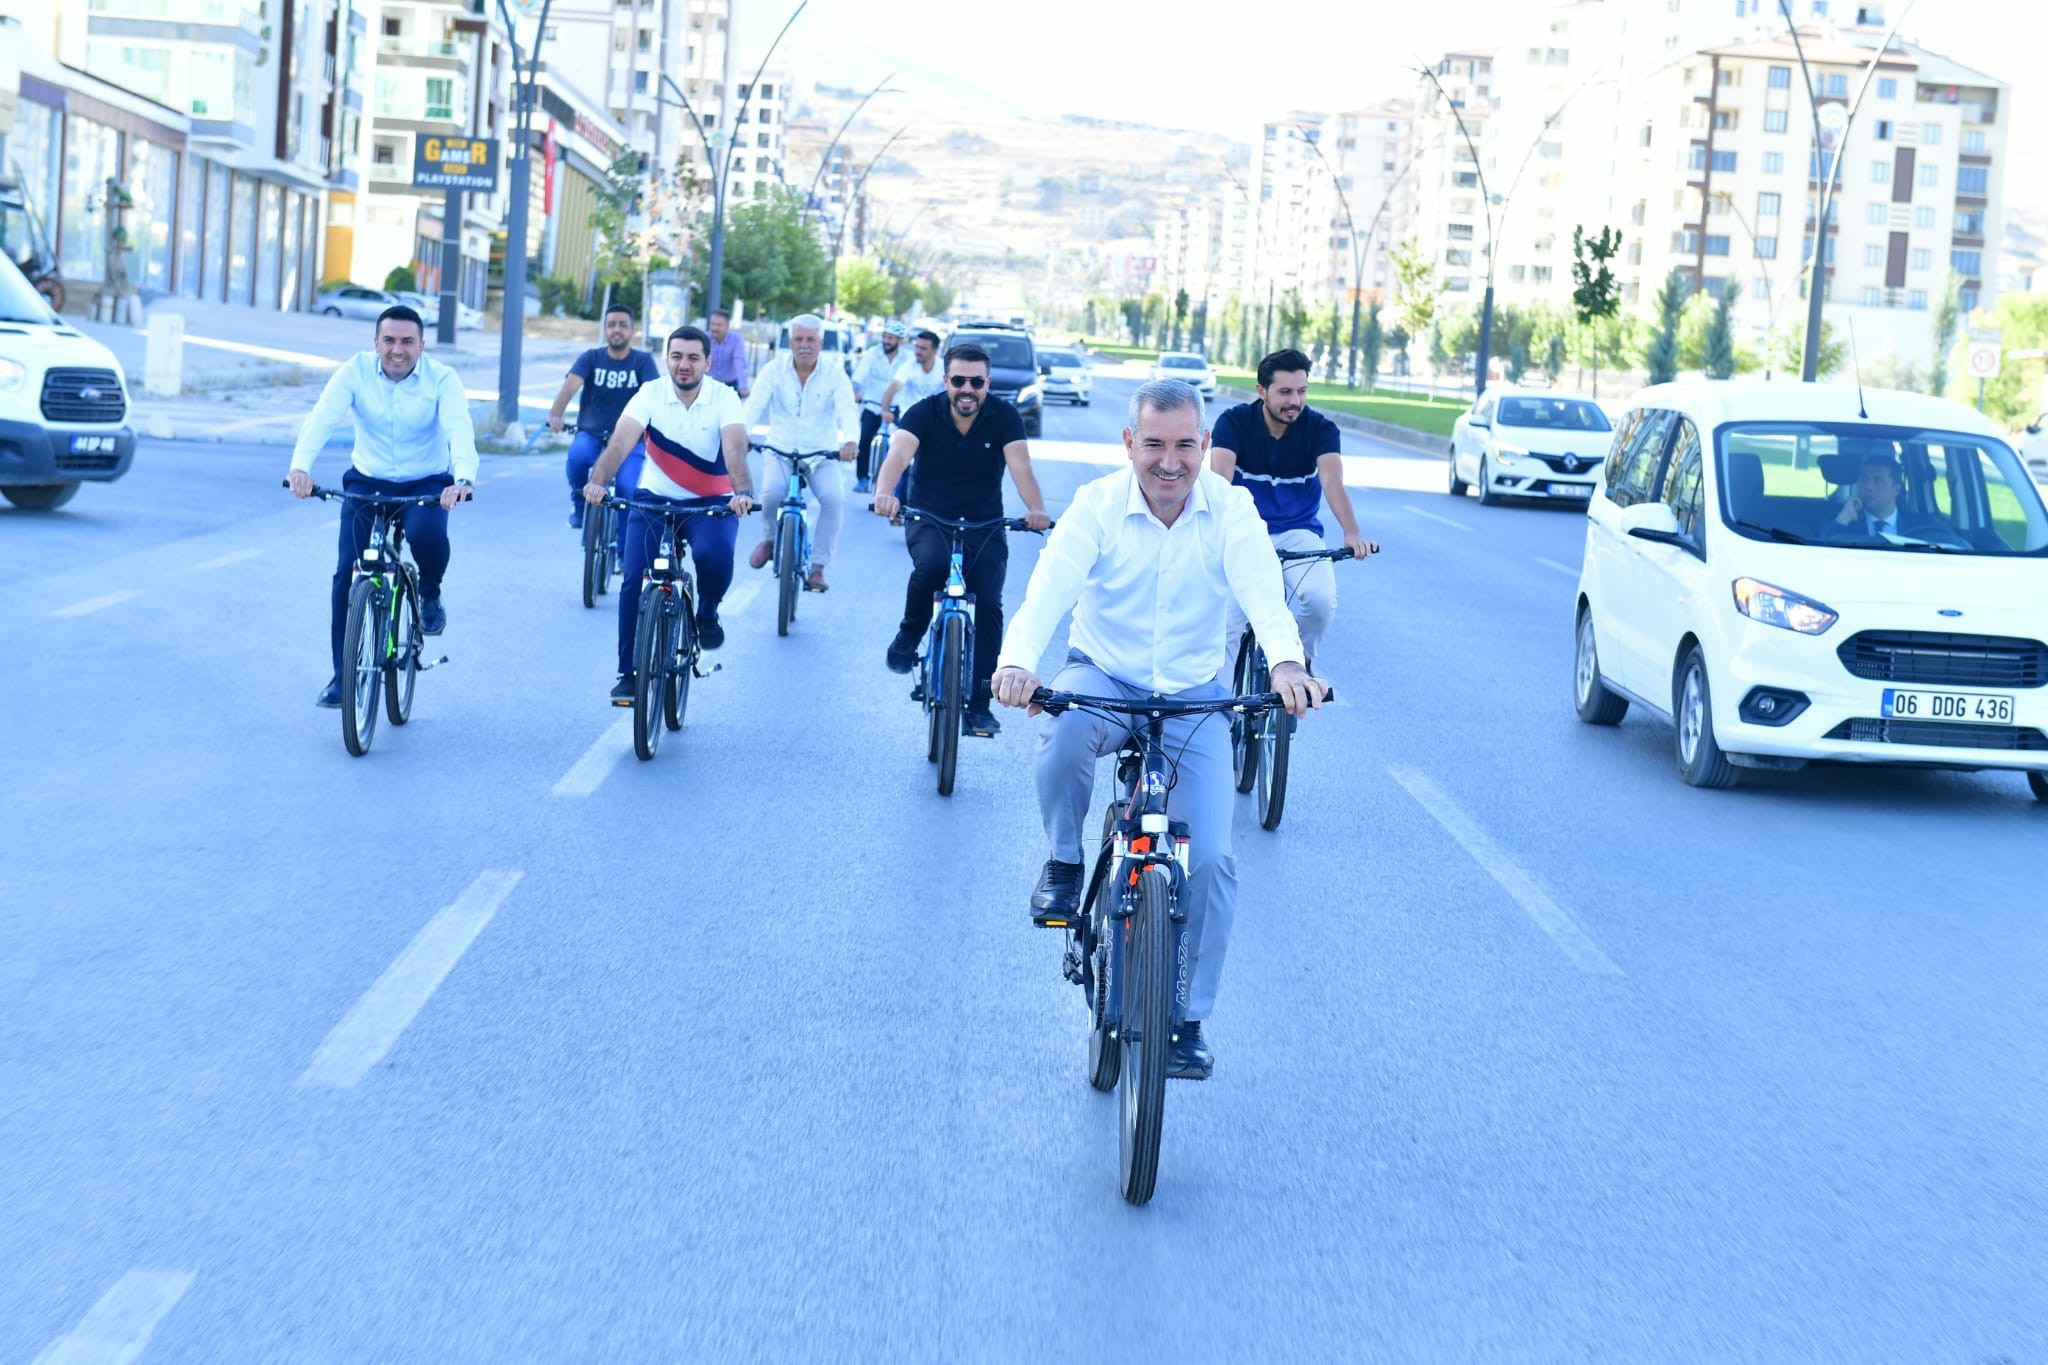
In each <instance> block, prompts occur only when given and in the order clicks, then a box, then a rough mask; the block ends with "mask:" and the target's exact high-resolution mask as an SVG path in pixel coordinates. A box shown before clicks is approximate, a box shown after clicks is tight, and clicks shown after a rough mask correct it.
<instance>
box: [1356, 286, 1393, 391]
mask: <svg viewBox="0 0 2048 1365" xmlns="http://www.w3.org/2000/svg"><path fill="white" fill-rule="evenodd" d="M1386 346H1387V334H1386V332H1385V330H1384V329H1383V328H1382V327H1381V326H1380V306H1379V303H1378V301H1377V300H1368V301H1367V302H1366V304H1365V321H1364V322H1363V323H1361V324H1360V325H1359V329H1358V384H1359V387H1360V388H1361V389H1362V390H1364V391H1365V392H1366V393H1371V392H1372V391H1373V386H1374V385H1375V384H1376V383H1377V382H1378V380H1379V374H1380V352H1381V351H1383V350H1385V349H1386Z"/></svg>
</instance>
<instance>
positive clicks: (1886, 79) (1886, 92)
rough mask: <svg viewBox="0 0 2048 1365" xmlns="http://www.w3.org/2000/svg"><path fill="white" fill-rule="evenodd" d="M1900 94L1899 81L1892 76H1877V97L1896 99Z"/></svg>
mask: <svg viewBox="0 0 2048 1365" xmlns="http://www.w3.org/2000/svg"><path fill="white" fill-rule="evenodd" d="M1898 94H1899V83H1898V82H1897V81H1895V80H1893V79H1892V78H1891V77H1890V76H1879V77H1878V78H1877V97H1878V98H1879V99H1881V100H1889V99H1896V98H1898Z"/></svg>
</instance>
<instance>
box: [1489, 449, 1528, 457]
mask: <svg viewBox="0 0 2048 1365" xmlns="http://www.w3.org/2000/svg"><path fill="white" fill-rule="evenodd" d="M1493 453H1494V454H1496V455H1504V456H1506V457H1507V458H1508V459H1510V460H1523V459H1527V458H1528V456H1529V447H1527V446H1495V447H1494V448H1493Z"/></svg>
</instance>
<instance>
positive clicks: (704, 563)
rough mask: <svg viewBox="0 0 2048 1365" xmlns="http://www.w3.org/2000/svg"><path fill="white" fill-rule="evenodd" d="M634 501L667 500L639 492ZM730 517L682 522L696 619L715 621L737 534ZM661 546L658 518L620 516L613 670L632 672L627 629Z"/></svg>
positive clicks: (636, 619) (633, 624) (633, 625)
mask: <svg viewBox="0 0 2048 1365" xmlns="http://www.w3.org/2000/svg"><path fill="white" fill-rule="evenodd" d="M636 501H639V502H671V501H674V499H670V498H657V497H655V496H653V495H652V494H648V493H641V494H639V495H638V496H637V498H636ZM739 533H740V527H739V519H738V518H736V517H689V518H687V519H686V520H685V521H684V522H683V524H682V534H683V539H684V540H686V541H688V542H689V546H690V558H691V560H692V561H693V563H694V570H695V577H696V580H697V619H698V620H699V621H715V620H717V619H718V604H719V603H720V602H721V601H723V600H724V598H725V590H726V589H727V588H730V587H731V586H732V547H733V542H734V541H736V540H737V539H738V538H739ZM660 548H661V518H659V517H652V516H649V515H648V514H647V513H645V512H640V511H634V512H632V513H629V514H628V515H627V517H626V544H625V547H624V550H623V563H622V564H621V565H620V569H619V672H621V673H631V672H632V671H633V632H634V631H635V630H636V629H638V628H639V624H640V580H641V578H642V576H643V575H645V574H646V572H647V565H648V563H649V562H650V561H652V560H653V558H654V552H655V551H656V550H658V549H660Z"/></svg>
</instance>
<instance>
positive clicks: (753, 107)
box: [725, 71, 791, 204]
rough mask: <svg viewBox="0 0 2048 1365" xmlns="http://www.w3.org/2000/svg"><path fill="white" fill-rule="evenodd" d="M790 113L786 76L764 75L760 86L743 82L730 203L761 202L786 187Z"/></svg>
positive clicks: (736, 102) (735, 104)
mask: <svg viewBox="0 0 2048 1365" xmlns="http://www.w3.org/2000/svg"><path fill="white" fill-rule="evenodd" d="M790 109H791V102H790V88H789V76H788V74H787V73H785V72H781V71H763V72H762V73H761V79H760V80H759V81H758V82H749V81H741V82H740V83H739V85H738V86H736V87H734V90H733V99H732V118H733V127H732V135H733V146H732V148H731V156H732V166H731V179H730V180H729V181H728V182H727V184H726V191H725V192H726V197H727V200H728V202H729V203H731V204H744V203H746V202H747V201H748V200H750V199H759V198H761V197H762V196H763V195H765V194H766V193H767V192H768V190H769V189H770V187H772V186H776V185H780V184H782V183H784V180H785V176H784V174H783V163H784V161H785V160H786V159H787V158H788V156H789V132H788V128H789V116H790Z"/></svg>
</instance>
